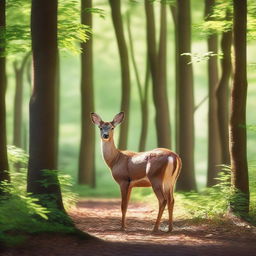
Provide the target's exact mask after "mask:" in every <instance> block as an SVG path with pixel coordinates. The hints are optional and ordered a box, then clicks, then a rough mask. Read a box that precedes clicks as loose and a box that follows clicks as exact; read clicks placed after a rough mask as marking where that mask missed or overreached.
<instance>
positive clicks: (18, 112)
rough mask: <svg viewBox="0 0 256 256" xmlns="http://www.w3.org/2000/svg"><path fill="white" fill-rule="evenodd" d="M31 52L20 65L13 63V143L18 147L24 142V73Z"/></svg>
mask: <svg viewBox="0 0 256 256" xmlns="http://www.w3.org/2000/svg"><path fill="white" fill-rule="evenodd" d="M29 55H30V53H27V54H26V56H24V58H23V60H22V62H21V64H20V67H19V66H18V63H17V61H15V62H14V63H13V67H14V72H15V96H14V121H13V145H14V146H16V147H18V148H23V149H24V145H23V143H22V135H23V132H22V126H23V125H22V124H23V74H24V69H25V65H26V62H27V59H28V57H29Z"/></svg>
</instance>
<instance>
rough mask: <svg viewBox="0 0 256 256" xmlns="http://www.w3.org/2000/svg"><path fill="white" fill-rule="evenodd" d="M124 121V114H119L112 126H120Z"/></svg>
mask: <svg viewBox="0 0 256 256" xmlns="http://www.w3.org/2000/svg"><path fill="white" fill-rule="evenodd" d="M123 120H124V112H120V113H119V114H117V115H115V117H114V119H113V121H112V124H113V125H114V126H117V125H118V124H120V123H121V122H122V121H123Z"/></svg>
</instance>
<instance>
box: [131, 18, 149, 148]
mask: <svg viewBox="0 0 256 256" xmlns="http://www.w3.org/2000/svg"><path fill="white" fill-rule="evenodd" d="M127 31H128V38H129V45H130V53H131V60H132V64H133V68H134V73H135V78H136V82H137V86H138V92H139V99H140V110H141V131H140V141H139V148H138V151H139V152H141V151H145V148H146V140H147V133H148V87H149V75H150V74H149V67H148V61H147V62H146V63H147V64H146V65H147V66H146V76H145V84H144V90H143V86H142V83H141V80H140V76H139V70H138V67H137V63H136V60H135V53H134V48H133V38H132V32H131V22H130V14H129V13H128V14H127Z"/></svg>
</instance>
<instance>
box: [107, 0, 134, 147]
mask: <svg viewBox="0 0 256 256" xmlns="http://www.w3.org/2000/svg"><path fill="white" fill-rule="evenodd" d="M109 3H110V7H111V14H112V21H113V25H114V29H115V34H116V40H117V45H118V50H119V56H120V63H121V73H122V100H121V110H122V111H124V112H125V115H126V120H125V122H124V123H123V124H122V126H121V128H120V136H119V144H118V147H119V149H126V148H127V141H128V128H129V107H130V69H129V58H128V50H127V46H126V42H125V37H124V31H123V22H122V16H121V3H120V0H109Z"/></svg>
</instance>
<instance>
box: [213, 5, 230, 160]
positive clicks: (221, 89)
mask: <svg viewBox="0 0 256 256" xmlns="http://www.w3.org/2000/svg"><path fill="white" fill-rule="evenodd" d="M230 19H231V14H230V11H228V10H227V14H226V20H230ZM231 46H232V30H229V31H226V32H223V33H222V39H221V50H222V53H223V56H222V59H221V70H222V74H221V78H220V82H219V85H218V89H217V100H218V104H217V105H218V121H219V134H220V143H221V159H222V160H221V161H222V163H223V164H230V155H229V144H228V140H229V139H228V125H229V80H230V75H231V70H232V64H231V63H232V62H231Z"/></svg>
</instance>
